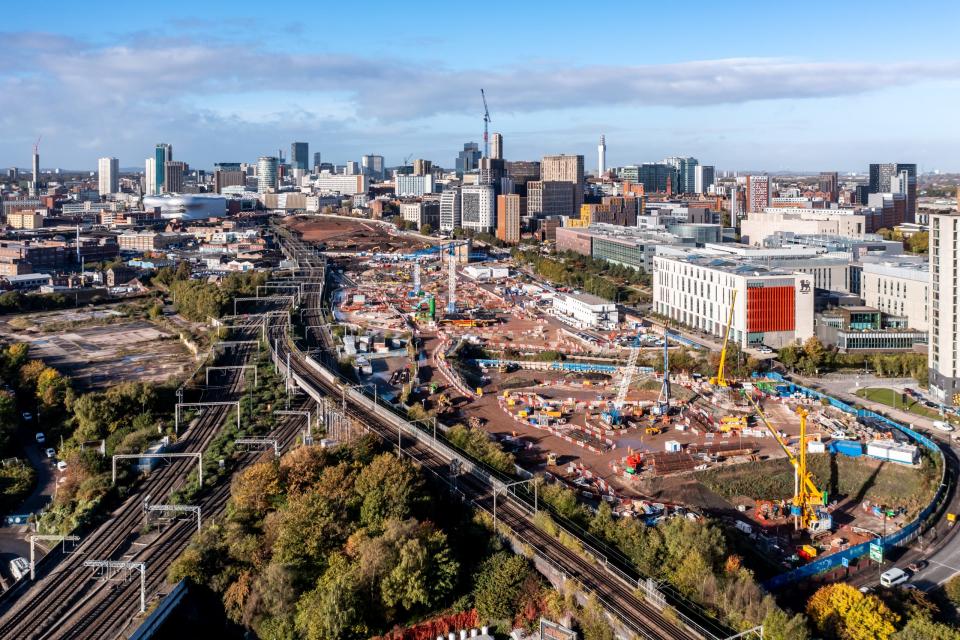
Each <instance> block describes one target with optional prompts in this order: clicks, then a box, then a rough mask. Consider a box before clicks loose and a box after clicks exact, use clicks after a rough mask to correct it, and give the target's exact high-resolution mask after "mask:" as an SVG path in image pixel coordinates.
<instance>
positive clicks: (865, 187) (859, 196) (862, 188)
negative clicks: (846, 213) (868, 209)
mask: <svg viewBox="0 0 960 640" xmlns="http://www.w3.org/2000/svg"><path fill="white" fill-rule="evenodd" d="M854 194H855V196H854V197H855V198H856V201H857V204H859V205H863V206H866V204H867V200H869V199H870V185H869V184H858V185H857V187H856V189H855V190H854Z"/></svg>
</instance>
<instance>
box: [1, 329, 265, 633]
mask: <svg viewBox="0 0 960 640" xmlns="http://www.w3.org/2000/svg"><path fill="white" fill-rule="evenodd" d="M257 328H258V324H256V323H254V321H253V320H251V322H250V323H249V325H248V326H241V327H238V328H235V329H234V330H235V331H239V332H241V333H242V332H245V331H251V330H253V331H256V330H257ZM254 349H255V346H254V345H238V346H236V347H234V348H233V349H232V351H231V353H230V354H229V355H228V356H227V359H226V361H227V362H228V363H229V364H240V363H243V362H246V361H247V360H248V358H249V357H250V355H251V354H252V352H253V350H254ZM225 377H226V378H228V382H227V384H226V385H224V386H222V387H211V388H204V389H203V390H202V391H201V393H200V396H199V398H197V400H199V401H214V400H221V399H223V398H224V397H226V396H235V395H236V394H237V393H238V391H240V390H241V389H242V385H243V375H242V372H241V371H231V372H229V373H228V374H227V375H226V376H225ZM229 412H230V407H227V406H216V407H207V408H206V409H205V410H204V411H203V412H202V413H201V415H200V416H199V417H198V418H197V419H196V421H195V422H193V423H192V424H191V425H190V426H189V427H188V428H187V429H186V430H185V431H184V432H183V434H182V436H181V438H180V439H179V440H178V442H177V443H176V444H175V445H174V447H172V448H171V450H172V451H178V452H200V451H203V450H205V449H206V448H207V447H208V446H209V444H210V442H211V441H212V440H213V438H214V437H215V436H216V433H217V432H218V430H219V429H220V427H221V425H222V424H223V422H224V419H225V418H226V416H227V415H228V414H229ZM195 469H196V462H195V461H193V460H189V459H181V458H175V459H173V460H172V462H171V463H170V464H168V465H167V466H163V467H160V468H158V469H155V470H154V471H153V472H152V473H151V474H150V475H149V476H148V477H147V478H146V479H144V480H143V481H142V482H140V483H139V484H138V485H137V486H136V487H135V490H134V491H133V493H132V494H131V495H130V496H129V497H127V498H126V499H125V500H124V501H123V502H122V504H120V505H119V506H118V507H117V508H116V509H115V510H114V511H113V512H112V513H111V514H110V515H109V516H108V517H107V519H106V520H105V521H104V522H102V523H101V524H100V525H99V526H98V527H96V528H95V529H94V530H92V531H91V532H89V533H87V534H86V535H85V536H83V539H82V542H81V543H80V544H79V545H78V546H77V548H76V549H75V550H74V551H73V552H70V553H64V552H63V551H62V550H60V549H56V550H53V551H51V553H49V554H48V555H47V556H46V557H45V558H44V559H43V560H42V561H41V562H38V579H37V580H36V581H35V582H25V581H24V582H21V583H19V584H18V585H16V587H14V589H13V590H11V591H10V592H8V593H7V594H4V599H3V602H2V603H0V611H2V613H0V637H2V638H8V637H9V638H31V639H39V638H66V637H70V638H73V637H91V638H93V637H96V638H105V637H115V634H116V633H118V632H119V630H120V628H121V627H122V626H123V625H124V624H126V623H127V621H128V620H129V619H130V617H131V615H132V614H133V613H135V612H137V611H139V587H140V584H139V579H137V580H136V581H134V582H133V583H126V584H123V583H114V582H93V581H91V576H90V569H89V568H87V567H84V566H83V563H84V561H86V560H107V559H109V560H120V559H122V560H126V561H135V562H145V563H147V580H146V581H147V583H148V586H149V587H150V589H151V590H150V591H149V592H150V593H155V591H154V590H153V589H157V588H159V587H161V586H162V583H163V580H164V578H165V574H166V567H167V566H168V565H169V562H171V561H172V560H173V559H174V558H175V557H176V556H177V555H178V554H179V553H180V551H182V548H183V547H184V546H186V544H187V541H188V540H189V536H190V534H192V532H193V531H194V530H195V529H194V527H195V523H191V524H186V523H183V522H180V523H175V524H174V525H173V526H171V527H168V529H167V530H166V531H163V532H162V533H161V534H160V535H158V536H156V537H155V538H154V539H152V540H149V541H148V543H146V544H144V541H143V540H142V539H141V537H140V536H139V529H140V525H141V522H142V517H143V510H142V504H143V500H144V496H148V495H149V496H151V497H152V499H153V500H161V499H163V498H166V497H167V496H169V495H171V494H172V493H173V492H175V491H177V490H178V489H180V488H182V487H183V485H184V483H185V482H186V480H187V478H188V477H189V476H190V474H191V473H193V472H195ZM228 494H229V485H228V483H223V485H222V486H220V487H217V488H216V489H215V490H214V491H213V492H210V493H208V494H206V495H205V496H204V499H203V503H205V505H204V506H205V507H206V509H205V513H204V517H205V518H209V517H211V516H214V515H216V512H217V511H218V510H217V509H215V508H214V510H213V511H211V508H213V507H214V505H218V504H219V505H220V509H219V510H222V508H223V507H224V506H225V503H226V497H227V496H228ZM130 593H132V594H134V595H135V599H134V600H132V601H129V598H128V597H127V596H128V595H129V594H130ZM128 601H129V602H130V604H129V606H128V605H127V603H128Z"/></svg>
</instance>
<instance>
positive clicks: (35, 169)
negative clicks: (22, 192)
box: [30, 147, 40, 197]
mask: <svg viewBox="0 0 960 640" xmlns="http://www.w3.org/2000/svg"><path fill="white" fill-rule="evenodd" d="M30 160H31V161H30V170H31V174H30V195H31V196H33V197H36V196H37V194H39V193H40V150H39V149H37V147H34V148H33V157H32V158H31V159H30Z"/></svg>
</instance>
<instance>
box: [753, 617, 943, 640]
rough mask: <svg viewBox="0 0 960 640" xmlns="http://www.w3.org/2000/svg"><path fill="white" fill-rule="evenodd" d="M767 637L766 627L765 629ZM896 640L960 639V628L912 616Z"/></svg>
mask: <svg viewBox="0 0 960 640" xmlns="http://www.w3.org/2000/svg"><path fill="white" fill-rule="evenodd" d="M764 637H766V629H764ZM893 638H894V640H960V629H957V628H956V627H953V626H950V625H948V624H946V623H943V622H934V621H933V620H931V619H930V618H924V617H918V618H910V620H908V621H907V624H906V625H904V627H903V629H901V630H900V631H898V632H897V633H895V634H893Z"/></svg>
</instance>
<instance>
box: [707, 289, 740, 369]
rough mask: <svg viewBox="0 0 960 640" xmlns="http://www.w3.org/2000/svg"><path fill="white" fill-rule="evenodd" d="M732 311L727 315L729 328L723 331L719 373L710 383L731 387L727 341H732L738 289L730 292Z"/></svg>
mask: <svg viewBox="0 0 960 640" xmlns="http://www.w3.org/2000/svg"><path fill="white" fill-rule="evenodd" d="M730 294H731V295H730V313H729V314H728V315H727V328H726V330H725V331H724V332H723V347H722V348H721V349H720V364H719V365H718V366H717V375H715V376H714V377H712V378H710V384H712V385H713V386H715V387H729V386H730V381H728V380H727V371H726V365H727V343H728V342H729V341H730V327H731V326H732V325H733V309H734V307H735V306H736V303H737V290H736V289H732V290H731V292H730Z"/></svg>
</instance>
